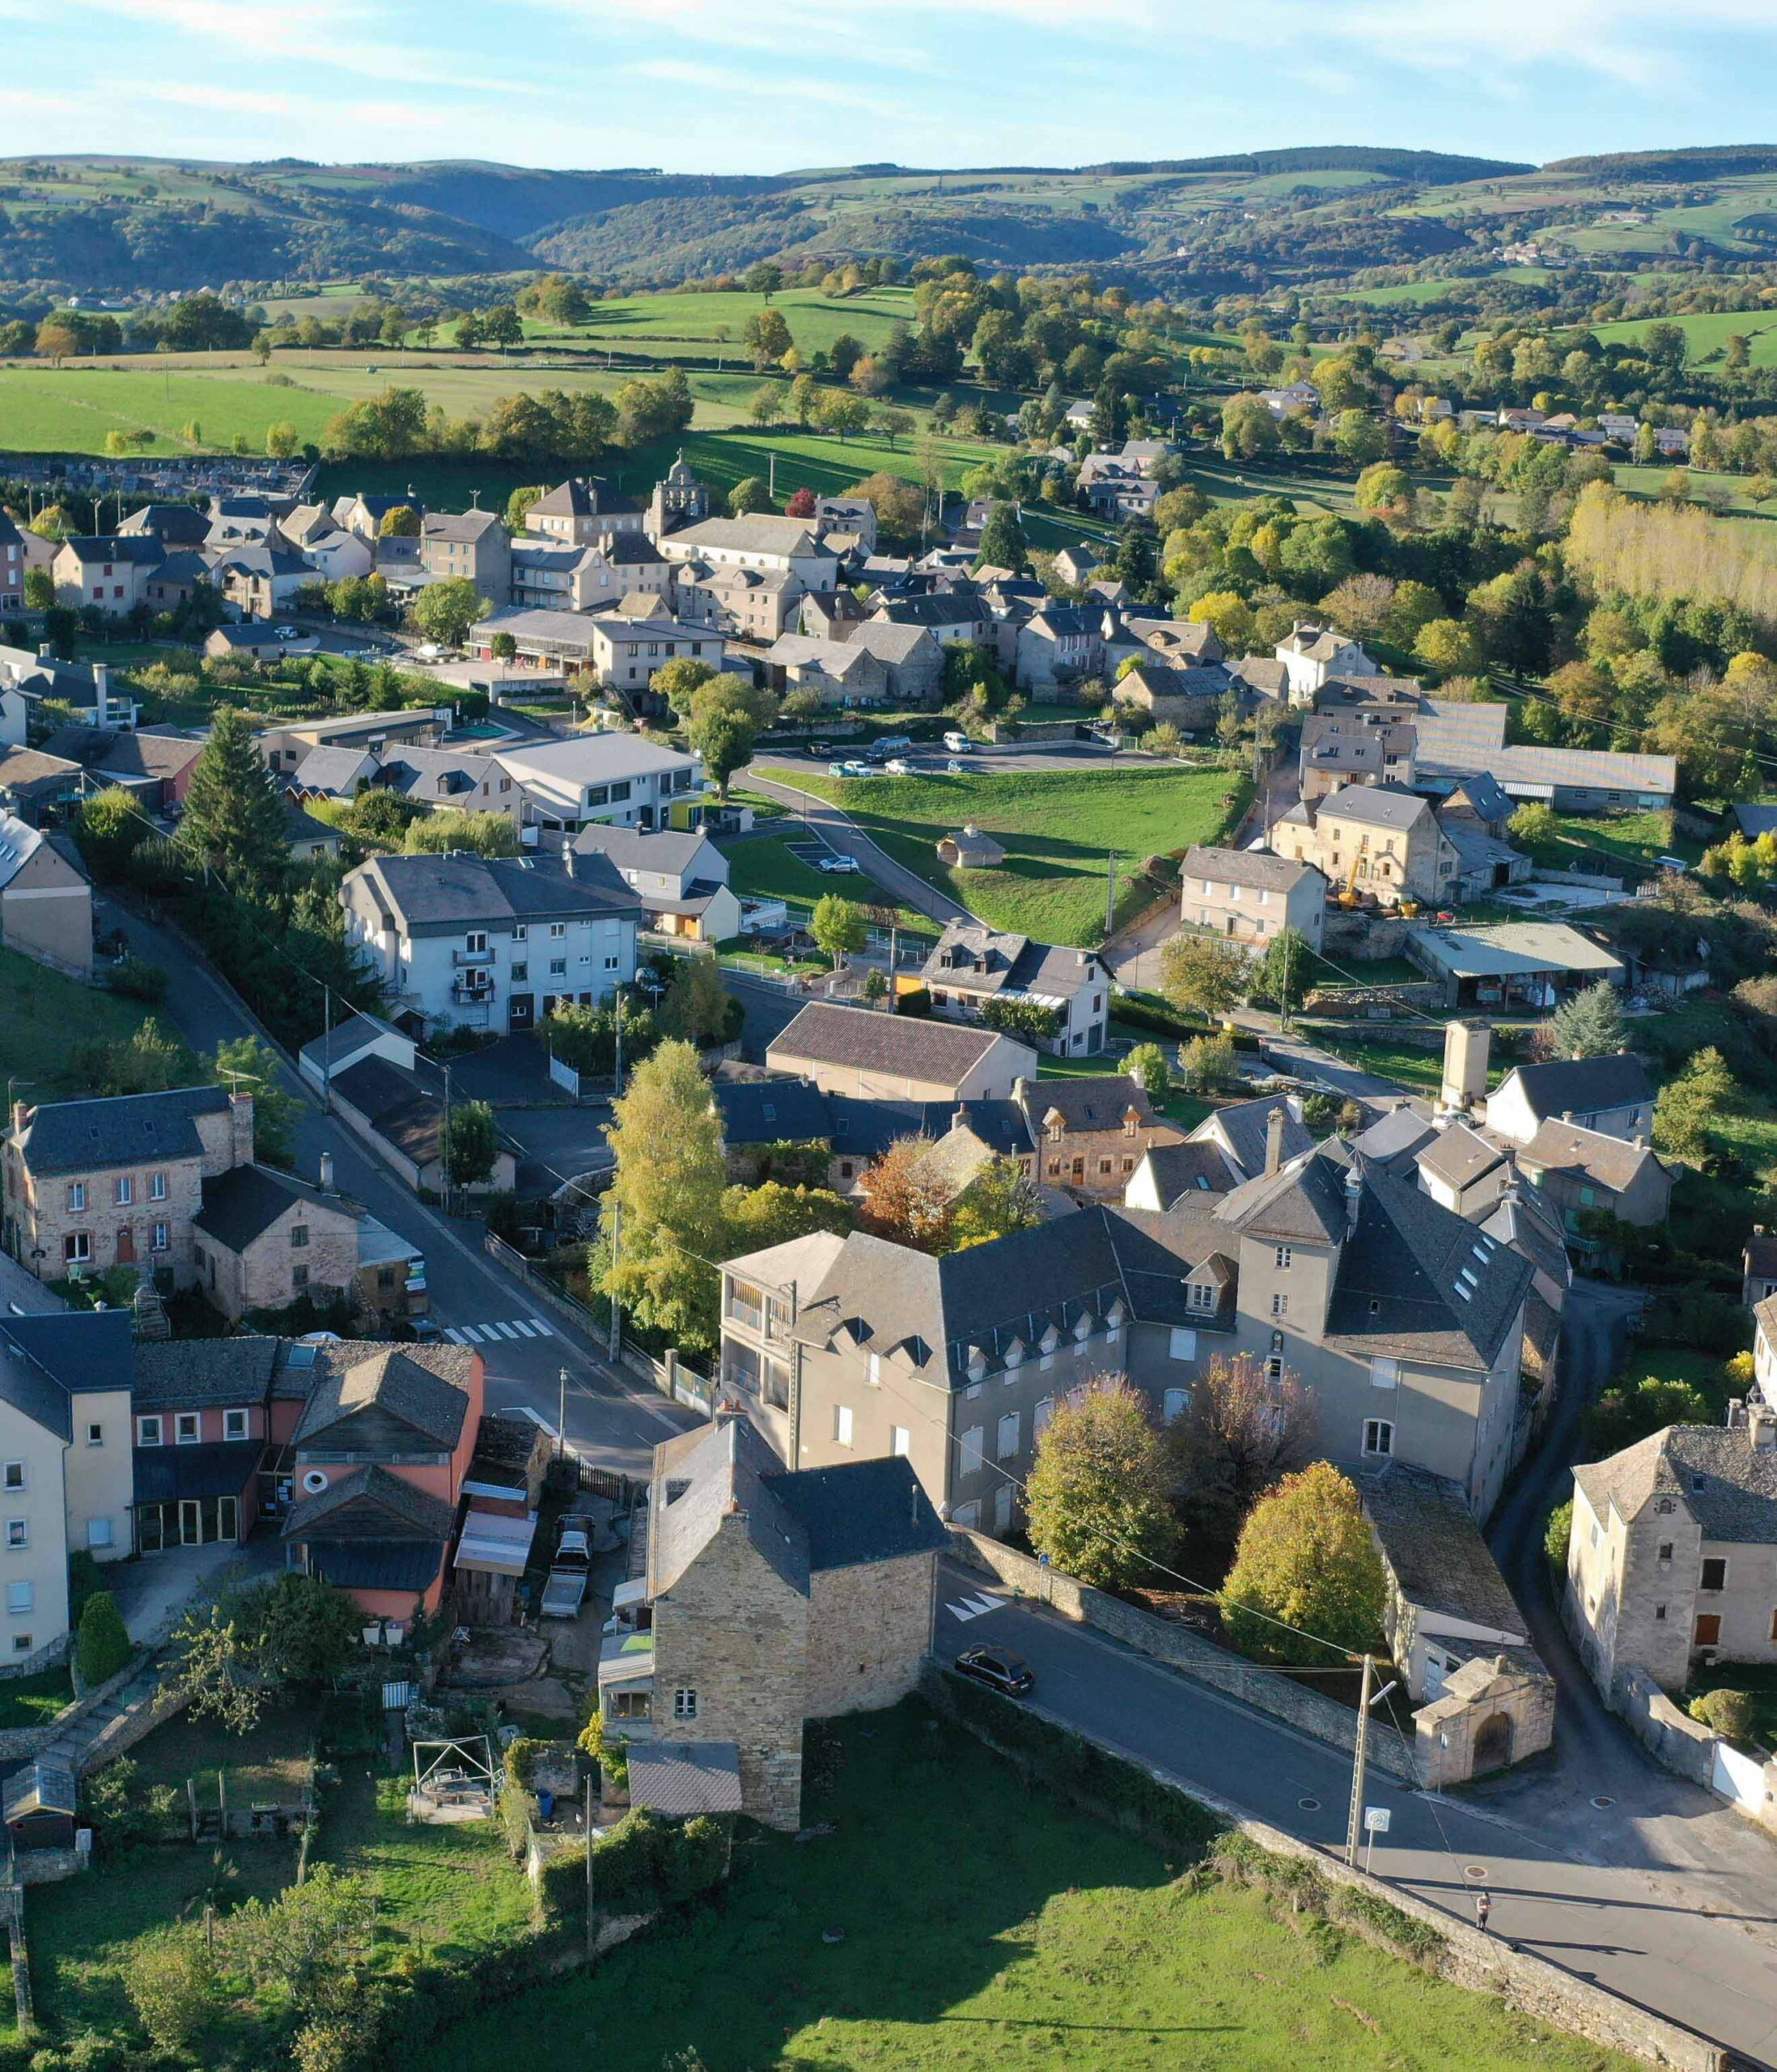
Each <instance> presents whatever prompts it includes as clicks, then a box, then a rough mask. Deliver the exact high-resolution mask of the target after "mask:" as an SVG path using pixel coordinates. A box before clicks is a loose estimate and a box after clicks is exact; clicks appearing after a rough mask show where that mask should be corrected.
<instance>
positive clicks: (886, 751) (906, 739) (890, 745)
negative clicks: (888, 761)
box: [876, 734, 914, 755]
mask: <svg viewBox="0 0 1777 2072" xmlns="http://www.w3.org/2000/svg"><path fill="white" fill-rule="evenodd" d="M913 745H914V737H913V736H912V735H911V734H884V736H883V737H882V738H881V740H880V741H878V742H877V743H876V748H877V750H878V752H879V753H880V754H883V755H899V754H900V753H901V750H902V749H904V748H911V747H912V746H913Z"/></svg>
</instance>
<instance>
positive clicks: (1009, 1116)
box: [827, 1093, 1035, 1157]
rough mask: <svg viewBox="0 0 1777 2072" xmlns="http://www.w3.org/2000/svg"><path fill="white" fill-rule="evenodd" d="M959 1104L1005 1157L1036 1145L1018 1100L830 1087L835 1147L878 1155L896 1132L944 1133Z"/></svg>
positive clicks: (981, 1135)
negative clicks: (918, 1097) (913, 1097)
mask: <svg viewBox="0 0 1777 2072" xmlns="http://www.w3.org/2000/svg"><path fill="white" fill-rule="evenodd" d="M958 1110H961V1113H962V1116H963V1119H964V1121H965V1123H967V1124H968V1126H969V1128H970V1129H971V1130H972V1131H973V1132H974V1134H975V1135H976V1136H978V1137H979V1138H980V1139H981V1140H982V1143H983V1144H989V1145H990V1146H991V1147H992V1149H994V1150H995V1152H997V1153H1001V1154H1003V1155H1004V1156H1006V1157H1021V1156H1022V1155H1023V1154H1024V1153H1027V1152H1029V1151H1031V1150H1033V1149H1035V1139H1034V1138H1033V1136H1032V1134H1031V1127H1030V1123H1029V1121H1028V1119H1027V1118H1026V1116H1025V1114H1024V1110H1023V1109H1022V1108H1020V1106H1019V1105H1018V1103H1017V1102H1016V1101H1010V1100H1007V1101H872V1100H870V1099H867V1098H865V1097H864V1096H863V1095H861V1094H855V1093H829V1095H828V1096H827V1115H828V1118H829V1121H830V1122H831V1123H832V1126H833V1139H832V1141H833V1151H834V1153H836V1154H837V1155H838V1156H839V1157H876V1154H877V1153H879V1152H883V1151H886V1150H887V1149H888V1146H889V1145H890V1144H893V1142H894V1141H895V1140H896V1139H897V1137H903V1136H927V1137H931V1138H932V1139H933V1140H936V1139H938V1138H939V1137H940V1136H944V1134H945V1132H947V1131H948V1129H949V1128H950V1127H951V1124H952V1122H953V1121H954V1120H955V1119H956V1114H957V1111H958Z"/></svg>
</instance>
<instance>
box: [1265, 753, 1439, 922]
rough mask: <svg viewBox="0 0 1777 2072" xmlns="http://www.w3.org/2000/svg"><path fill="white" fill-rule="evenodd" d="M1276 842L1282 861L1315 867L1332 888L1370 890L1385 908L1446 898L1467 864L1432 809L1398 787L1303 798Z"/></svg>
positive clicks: (1359, 787) (1347, 787)
mask: <svg viewBox="0 0 1777 2072" xmlns="http://www.w3.org/2000/svg"><path fill="white" fill-rule="evenodd" d="M1271 841H1272V846H1273V847H1274V848H1275V849H1276V850H1277V851H1278V853H1279V855H1280V856H1291V857H1293V858H1294V859H1295V860H1296V862H1297V863H1300V864H1313V865H1314V867H1315V868H1316V869H1317V870H1318V871H1319V872H1320V873H1321V875H1322V876H1323V877H1325V879H1326V880H1327V881H1328V883H1329V884H1330V885H1331V886H1332V887H1333V889H1334V891H1336V892H1344V891H1351V892H1355V893H1359V894H1363V893H1368V894H1371V895H1372V897H1373V898H1375V899H1376V901H1377V902H1379V903H1380V905H1382V906H1384V907H1395V906H1398V905H1399V904H1400V903H1401V902H1402V900H1406V899H1412V900H1417V901H1418V902H1419V903H1420V904H1421V905H1422V906H1425V905H1434V904H1436V902H1439V901H1441V900H1444V899H1445V898H1448V897H1449V896H1450V888H1451V885H1452V881H1453V879H1454V878H1455V877H1456V873H1457V868H1458V865H1459V864H1460V861H1461V859H1460V858H1459V857H1458V856H1457V849H1456V845H1455V843H1453V842H1452V841H1451V839H1450V838H1449V836H1448V834H1446V833H1445V832H1444V829H1443V828H1442V827H1441V826H1440V825H1439V823H1438V817H1437V815H1436V813H1433V811H1432V810H1431V807H1430V806H1429V805H1427V803H1426V801H1425V800H1423V799H1422V798H1420V797H1419V796H1417V795H1416V794H1415V793H1414V792H1408V791H1403V790H1402V788H1400V787H1399V786H1398V785H1395V784H1385V783H1376V784H1351V783H1347V784H1343V785H1342V786H1341V787H1340V788H1339V789H1338V790H1337V791H1336V792H1328V793H1327V795H1326V796H1325V798H1323V799H1321V800H1308V799H1303V800H1298V801H1297V803H1296V805H1293V806H1291V808H1290V809H1289V811H1288V812H1287V813H1285V814H1284V815H1283V817H1282V818H1281V819H1279V821H1278V822H1277V824H1276V826H1274V828H1273V829H1272V830H1271Z"/></svg>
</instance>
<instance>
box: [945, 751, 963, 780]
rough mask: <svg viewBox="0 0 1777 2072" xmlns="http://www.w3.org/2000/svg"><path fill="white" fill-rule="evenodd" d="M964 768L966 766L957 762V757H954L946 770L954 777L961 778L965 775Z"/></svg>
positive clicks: (946, 766) (946, 765)
mask: <svg viewBox="0 0 1777 2072" xmlns="http://www.w3.org/2000/svg"><path fill="white" fill-rule="evenodd" d="M963 767H964V766H963V765H962V764H961V763H960V762H958V761H957V760H956V757H955V756H952V758H950V760H949V762H947V763H946V764H945V765H944V768H945V769H946V770H947V771H948V772H949V773H950V775H952V777H961V775H962V774H963Z"/></svg>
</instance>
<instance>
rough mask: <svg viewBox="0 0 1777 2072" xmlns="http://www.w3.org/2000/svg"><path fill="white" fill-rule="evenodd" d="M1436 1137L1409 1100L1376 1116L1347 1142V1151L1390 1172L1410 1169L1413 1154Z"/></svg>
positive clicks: (1426, 1120)
mask: <svg viewBox="0 0 1777 2072" xmlns="http://www.w3.org/2000/svg"><path fill="white" fill-rule="evenodd" d="M1435 1135H1436V1131H1435V1130H1434V1129H1433V1127H1432V1126H1431V1123H1430V1121H1429V1120H1428V1119H1427V1118H1426V1116H1425V1115H1423V1114H1421V1113H1420V1111H1419V1108H1418V1107H1417V1106H1414V1103H1413V1102H1410V1101H1403V1102H1401V1103H1400V1105H1399V1106H1397V1107H1393V1108H1390V1109H1389V1110H1388V1111H1387V1112H1386V1113H1385V1114H1384V1115H1379V1116H1377V1118H1376V1120H1375V1121H1374V1122H1373V1123H1371V1124H1370V1125H1369V1126H1368V1128H1366V1129H1363V1130H1360V1131H1359V1132H1358V1134H1357V1135H1356V1136H1354V1137H1352V1138H1351V1139H1350V1140H1349V1141H1350V1143H1351V1149H1353V1150H1354V1151H1355V1152H1358V1153H1361V1154H1362V1156H1363V1158H1364V1160H1365V1161H1367V1163H1368V1164H1370V1165H1372V1166H1386V1167H1387V1168H1388V1169H1389V1170H1390V1171H1391V1172H1392V1171H1394V1170H1397V1169H1398V1168H1400V1167H1403V1166H1410V1165H1411V1164H1412V1162H1413V1159H1414V1153H1417V1152H1418V1151H1419V1149H1421V1148H1422V1146H1423V1145H1425V1144H1429V1143H1430V1142H1431V1139H1432V1137H1433V1136H1435Z"/></svg>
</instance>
